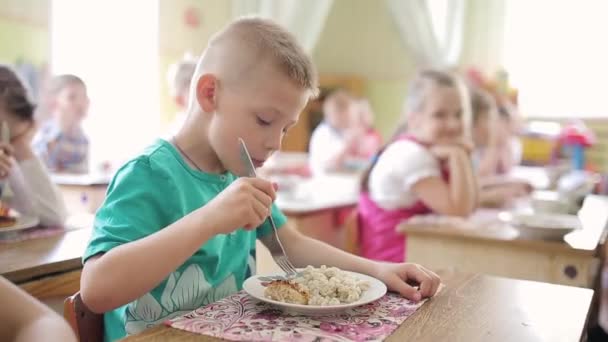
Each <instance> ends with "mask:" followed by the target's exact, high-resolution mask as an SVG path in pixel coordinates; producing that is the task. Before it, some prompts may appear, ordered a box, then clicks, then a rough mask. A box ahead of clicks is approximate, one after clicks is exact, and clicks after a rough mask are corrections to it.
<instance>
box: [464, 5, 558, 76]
mask: <svg viewBox="0 0 608 342" xmlns="http://www.w3.org/2000/svg"><path fill="white" fill-rule="evenodd" d="M514 2H515V3H523V1H518V0H515V1H514ZM536 2H537V1H536ZM536 2H535V3H536ZM526 6H527V5H526ZM549 7H551V6H549ZM505 14H507V5H506V0H492V1H487V0H468V1H467V8H466V20H465V22H466V25H465V29H464V41H463V44H462V53H461V56H460V64H461V65H464V66H475V67H476V68H477V69H479V70H481V71H483V72H484V73H485V74H488V75H492V74H494V73H495V72H496V71H497V70H499V69H501V68H503V67H504V65H503V64H504V63H503V62H504V53H503V51H504V45H505V25H506V17H507V16H506V15H505ZM525 29H526V30H529V27H527V26H526V28H525ZM535 31H536V30H535Z"/></svg>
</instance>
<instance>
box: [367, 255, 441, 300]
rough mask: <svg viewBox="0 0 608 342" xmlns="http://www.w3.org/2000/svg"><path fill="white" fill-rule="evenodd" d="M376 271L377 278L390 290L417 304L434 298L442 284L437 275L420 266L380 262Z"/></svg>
mask: <svg viewBox="0 0 608 342" xmlns="http://www.w3.org/2000/svg"><path fill="white" fill-rule="evenodd" d="M376 270H377V271H376V274H375V276H376V278H378V279H379V280H381V281H383V282H384V283H385V284H386V286H387V287H388V289H389V290H391V291H395V292H398V293H400V294H401V295H402V296H403V297H405V298H407V299H410V300H413V301H415V302H417V301H420V300H421V299H422V298H428V297H432V296H433V295H434V294H435V293H436V292H437V289H438V288H439V285H440V284H441V279H439V276H438V275H437V274H435V273H434V272H432V271H430V270H428V269H426V268H424V267H422V266H420V265H418V264H412V263H399V264H391V263H381V262H379V263H378V267H377V268H376ZM415 287H418V289H416V288H415Z"/></svg>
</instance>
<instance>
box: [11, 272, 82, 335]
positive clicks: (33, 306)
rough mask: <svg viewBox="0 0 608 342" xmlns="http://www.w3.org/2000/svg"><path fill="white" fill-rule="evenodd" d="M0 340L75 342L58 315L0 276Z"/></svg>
mask: <svg viewBox="0 0 608 342" xmlns="http://www.w3.org/2000/svg"><path fill="white" fill-rule="evenodd" d="M0 303H2V310H0V322H2V324H0V341H17V342H28V341H31V342H35V341H66V342H70V341H74V342H75V341H76V336H74V332H73V331H72V329H71V328H70V326H69V325H68V324H67V323H66V321H64V320H63V318H62V317H60V316H59V315H57V314H56V313H55V312H53V311H52V310H51V309H50V308H48V307H46V306H45V305H44V304H42V303H40V302H38V301H36V299H34V298H32V297H31V296H29V295H28V294H27V293H25V292H24V291H23V290H21V289H20V288H18V287H17V286H15V285H13V284H11V283H10V282H9V281H8V280H6V279H4V278H2V277H0Z"/></svg>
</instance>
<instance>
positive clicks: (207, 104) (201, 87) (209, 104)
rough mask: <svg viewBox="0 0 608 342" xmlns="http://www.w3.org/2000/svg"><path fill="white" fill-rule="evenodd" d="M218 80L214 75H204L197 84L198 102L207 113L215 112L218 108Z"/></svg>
mask: <svg viewBox="0 0 608 342" xmlns="http://www.w3.org/2000/svg"><path fill="white" fill-rule="evenodd" d="M217 86H218V80H217V77H215V76H214V75H213V74H204V75H202V76H201V77H200V78H199V79H198V82H197V83H196V100H197V101H198V104H199V106H200V107H201V109H202V110H203V111H204V112H206V113H211V112H214V111H215V109H216V108H217V102H216V92H217Z"/></svg>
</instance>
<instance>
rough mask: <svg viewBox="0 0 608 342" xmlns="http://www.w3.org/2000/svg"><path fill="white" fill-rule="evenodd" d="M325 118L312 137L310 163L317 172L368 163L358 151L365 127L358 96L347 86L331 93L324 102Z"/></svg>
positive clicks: (319, 173)
mask: <svg viewBox="0 0 608 342" xmlns="http://www.w3.org/2000/svg"><path fill="white" fill-rule="evenodd" d="M323 115H324V119H323V122H321V123H320V124H319V125H318V126H317V128H315V130H314V132H313V133H312V136H311V138H310V167H311V169H312V171H313V173H314V174H317V175H322V174H325V173H328V172H344V171H348V170H349V169H352V168H353V167H354V168H360V167H361V166H364V164H363V163H364V162H365V161H366V159H365V158H362V157H360V156H359V155H358V150H359V144H360V143H361V140H362V139H363V137H364V133H365V132H364V131H363V129H362V128H361V125H360V124H359V120H358V116H359V113H357V108H356V104H355V100H354V99H353V98H352V96H351V95H350V94H349V93H347V92H346V91H344V90H336V91H334V92H332V93H331V94H329V96H327V98H326V99H325V101H324V102H323Z"/></svg>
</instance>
